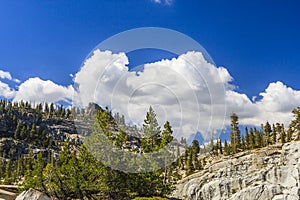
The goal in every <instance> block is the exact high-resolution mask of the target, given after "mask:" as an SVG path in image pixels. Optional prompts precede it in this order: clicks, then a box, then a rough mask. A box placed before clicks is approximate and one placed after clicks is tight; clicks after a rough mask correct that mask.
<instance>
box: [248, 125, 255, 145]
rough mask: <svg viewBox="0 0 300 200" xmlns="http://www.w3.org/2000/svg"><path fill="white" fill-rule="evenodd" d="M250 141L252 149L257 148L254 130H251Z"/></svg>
mask: <svg viewBox="0 0 300 200" xmlns="http://www.w3.org/2000/svg"><path fill="white" fill-rule="evenodd" d="M249 140H250V149H254V148H255V147H256V143H255V136H254V132H253V128H250V136H249Z"/></svg>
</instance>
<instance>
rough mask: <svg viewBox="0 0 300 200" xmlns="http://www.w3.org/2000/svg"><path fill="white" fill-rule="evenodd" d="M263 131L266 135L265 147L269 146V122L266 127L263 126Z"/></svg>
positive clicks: (270, 130)
mask: <svg viewBox="0 0 300 200" xmlns="http://www.w3.org/2000/svg"><path fill="white" fill-rule="evenodd" d="M264 131H265V135H266V139H265V141H266V146H269V144H271V132H272V129H271V125H270V123H269V122H267V123H266V125H265V126H264Z"/></svg>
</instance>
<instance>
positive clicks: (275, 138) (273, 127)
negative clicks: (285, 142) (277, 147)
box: [272, 124, 277, 144]
mask: <svg viewBox="0 0 300 200" xmlns="http://www.w3.org/2000/svg"><path fill="white" fill-rule="evenodd" d="M272 133H273V134H272V143H273V144H276V142H277V132H276V127H275V125H274V124H273V125H272Z"/></svg>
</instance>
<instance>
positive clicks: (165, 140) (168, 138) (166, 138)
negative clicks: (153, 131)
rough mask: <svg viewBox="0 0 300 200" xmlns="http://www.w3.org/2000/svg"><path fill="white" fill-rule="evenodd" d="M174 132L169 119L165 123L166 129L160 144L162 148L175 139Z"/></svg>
mask: <svg viewBox="0 0 300 200" xmlns="http://www.w3.org/2000/svg"><path fill="white" fill-rule="evenodd" d="M172 134H173V130H172V126H171V125H170V122H168V121H167V122H166V123H165V124H164V130H163V131H162V139H161V144H160V147H161V148H163V147H164V146H166V145H167V144H169V143H170V142H172V140H173V139H174V138H173V136H172Z"/></svg>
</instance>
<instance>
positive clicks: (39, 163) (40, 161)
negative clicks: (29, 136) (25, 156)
mask: <svg viewBox="0 0 300 200" xmlns="http://www.w3.org/2000/svg"><path fill="white" fill-rule="evenodd" d="M44 166H45V158H43V154H42V152H40V153H38V154H37V158H36V159H34V160H33V163H32V171H30V172H29V173H27V175H26V176H25V180H26V181H25V188H26V189H29V188H35V189H37V190H40V191H46V188H45V183H44V175H43V169H44Z"/></svg>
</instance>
